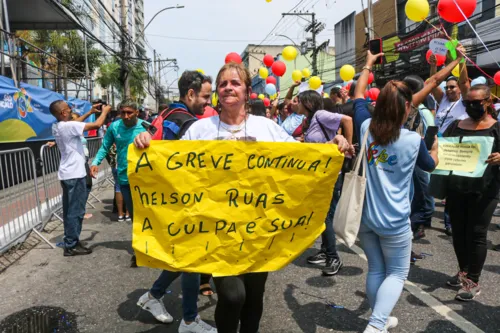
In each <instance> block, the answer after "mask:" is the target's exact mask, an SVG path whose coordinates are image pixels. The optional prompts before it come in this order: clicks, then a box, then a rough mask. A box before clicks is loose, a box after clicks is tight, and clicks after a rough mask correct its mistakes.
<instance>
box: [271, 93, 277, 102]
mask: <svg viewBox="0 0 500 333" xmlns="http://www.w3.org/2000/svg"><path fill="white" fill-rule="evenodd" d="M276 97H278V94H274V95H271V96H269V98H270V99H271V101H274V100H275V99H276Z"/></svg>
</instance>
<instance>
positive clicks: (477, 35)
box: [453, 0, 500, 67]
mask: <svg viewBox="0 0 500 333" xmlns="http://www.w3.org/2000/svg"><path fill="white" fill-rule="evenodd" d="M453 2H454V3H455V6H457V8H458V10H459V11H460V14H462V16H463V17H464V19H465V20H466V21H467V23H468V24H469V26H470V28H471V29H472V31H474V34H475V35H476V37H477V39H479V40H480V41H481V43H482V44H483V46H484V48H485V49H486V51H488V54H489V55H490V56H491V58H492V59H493V61H494V62H495V63H496V64H497V66H498V67H500V64H498V62H497V60H496V59H495V57H494V56H493V54H491V52H490V50H489V49H488V47H487V46H486V44H485V43H484V42H483V40H482V39H481V37H479V34H478V33H477V31H476V29H474V27H473V26H472V24H471V23H470V21H469V19H468V18H467V16H465V14H464V12H463V11H462V8H460V6H459V5H458V3H457V1H456V0H453Z"/></svg>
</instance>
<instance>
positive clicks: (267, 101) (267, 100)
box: [264, 97, 271, 107]
mask: <svg viewBox="0 0 500 333" xmlns="http://www.w3.org/2000/svg"><path fill="white" fill-rule="evenodd" d="M269 105H271V100H270V99H269V98H267V97H266V98H264V106H266V107H267V106H269Z"/></svg>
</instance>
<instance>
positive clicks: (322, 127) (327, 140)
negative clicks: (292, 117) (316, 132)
mask: <svg viewBox="0 0 500 333" xmlns="http://www.w3.org/2000/svg"><path fill="white" fill-rule="evenodd" d="M316 121H317V122H318V125H319V127H321V130H322V131H323V135H324V136H325V139H326V142H329V141H330V137H329V136H328V133H327V132H326V129H325V126H323V124H322V123H321V122H320V121H319V119H318V117H316Z"/></svg>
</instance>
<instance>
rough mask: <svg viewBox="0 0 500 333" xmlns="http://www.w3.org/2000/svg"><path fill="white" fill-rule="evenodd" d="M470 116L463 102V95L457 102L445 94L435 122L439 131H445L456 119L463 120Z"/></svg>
mask: <svg viewBox="0 0 500 333" xmlns="http://www.w3.org/2000/svg"><path fill="white" fill-rule="evenodd" d="M468 117H469V116H468V115H467V112H465V106H464V105H463V104H462V97H460V99H459V100H458V101H456V102H450V101H449V100H448V97H446V95H445V96H443V99H442V100H441V104H439V109H438V111H437V112H436V121H435V124H436V126H437V127H438V129H439V133H444V131H446V129H447V128H448V126H449V125H450V124H451V123H453V122H454V121H455V120H463V119H465V118H468Z"/></svg>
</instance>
